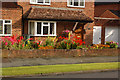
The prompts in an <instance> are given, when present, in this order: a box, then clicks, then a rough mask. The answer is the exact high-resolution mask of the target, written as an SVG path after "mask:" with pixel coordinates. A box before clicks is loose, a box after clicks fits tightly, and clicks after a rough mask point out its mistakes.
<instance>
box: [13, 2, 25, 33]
mask: <svg viewBox="0 0 120 80" xmlns="http://www.w3.org/2000/svg"><path fill="white" fill-rule="evenodd" d="M15 4H16V5H17V6H19V7H20V8H21V9H22V25H23V28H22V34H24V18H23V7H22V6H21V5H18V3H17V2H15Z"/></svg>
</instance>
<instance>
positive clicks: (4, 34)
mask: <svg viewBox="0 0 120 80" xmlns="http://www.w3.org/2000/svg"><path fill="white" fill-rule="evenodd" d="M0 36H12V34H0Z"/></svg>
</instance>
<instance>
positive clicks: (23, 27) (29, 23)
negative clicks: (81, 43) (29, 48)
mask: <svg viewBox="0 0 120 80" xmlns="http://www.w3.org/2000/svg"><path fill="white" fill-rule="evenodd" d="M1 12H2V13H1V14H2V16H1V19H0V36H12V35H16V34H17V36H21V35H25V36H30V37H32V38H34V40H37V39H43V38H45V37H47V36H57V35H59V34H61V32H62V31H63V30H65V29H68V30H71V31H73V32H75V30H77V29H81V31H80V32H79V34H78V33H76V35H77V36H80V37H81V39H82V40H85V41H86V43H87V44H92V39H93V38H92V34H93V33H92V30H93V25H94V23H93V20H94V0H93V1H92V2H89V1H88V0H28V2H22V1H21V2H20V1H18V2H2V10H1Z"/></svg>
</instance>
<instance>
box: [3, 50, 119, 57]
mask: <svg viewBox="0 0 120 80" xmlns="http://www.w3.org/2000/svg"><path fill="white" fill-rule="evenodd" d="M119 54H120V49H69V50H68V49H49V50H44V49H43V50H40V49H38V50H37V49H36V50H6V49H3V50H2V57H3V58H46V57H48V58H49V57H50V58H52V57H66V58H67V57H92V56H118V55H119Z"/></svg>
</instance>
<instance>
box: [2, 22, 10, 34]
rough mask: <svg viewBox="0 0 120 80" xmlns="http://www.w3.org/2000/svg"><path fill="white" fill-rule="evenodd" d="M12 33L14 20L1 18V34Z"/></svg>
mask: <svg viewBox="0 0 120 80" xmlns="http://www.w3.org/2000/svg"><path fill="white" fill-rule="evenodd" d="M11 34H12V21H11V20H0V36H11Z"/></svg>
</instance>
